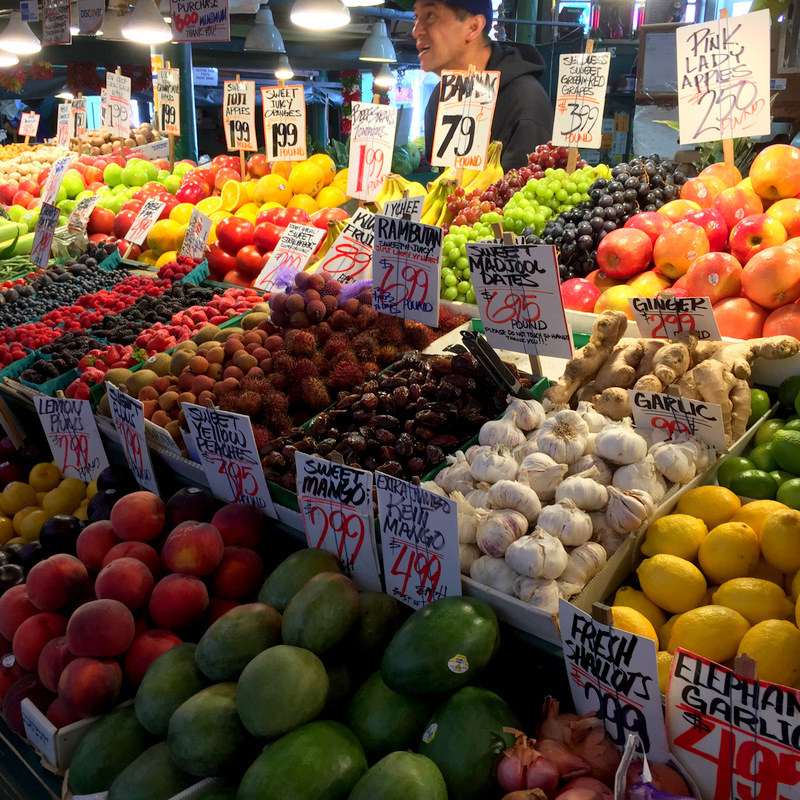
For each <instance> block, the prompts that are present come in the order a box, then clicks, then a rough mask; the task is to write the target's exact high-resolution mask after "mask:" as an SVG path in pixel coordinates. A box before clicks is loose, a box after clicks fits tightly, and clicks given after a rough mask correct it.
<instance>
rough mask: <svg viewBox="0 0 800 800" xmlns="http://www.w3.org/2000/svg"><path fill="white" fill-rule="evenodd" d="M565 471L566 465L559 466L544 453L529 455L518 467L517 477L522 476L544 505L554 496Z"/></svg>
mask: <svg viewBox="0 0 800 800" xmlns="http://www.w3.org/2000/svg"><path fill="white" fill-rule="evenodd" d="M566 471H567V465H566V464H559V463H558V462H556V461H553V459H552V458H550V456H548V455H545V454H544V453H531V454H530V455H527V456H525V458H524V459H523V461H522V463H521V464H520V465H519V475H518V476H517V477H518V479H521V478H522V477H523V476H524V477H525V480H526V481H527V482H528V486H530V487H531V489H533V491H534V492H536V494H537V496H538V497H539V499H540V500H542V501H543V502H545V503H546V502H548V501H550V500H552V499H553V498H554V497H555V496H556V487H557V486H558V485H559V484H560V483H561V481H562V480H563V479H564V473H566Z"/></svg>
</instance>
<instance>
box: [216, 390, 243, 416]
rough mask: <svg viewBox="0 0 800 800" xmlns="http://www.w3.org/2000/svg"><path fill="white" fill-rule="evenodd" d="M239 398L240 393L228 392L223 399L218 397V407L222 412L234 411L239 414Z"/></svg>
mask: <svg viewBox="0 0 800 800" xmlns="http://www.w3.org/2000/svg"><path fill="white" fill-rule="evenodd" d="M237 398H238V392H236V393H234V392H228V393H227V394H224V395H222V397H217V405H218V406H219V407H220V410H221V411H234V412H236V413H238V412H239V406H238V405H237V404H236V400H237Z"/></svg>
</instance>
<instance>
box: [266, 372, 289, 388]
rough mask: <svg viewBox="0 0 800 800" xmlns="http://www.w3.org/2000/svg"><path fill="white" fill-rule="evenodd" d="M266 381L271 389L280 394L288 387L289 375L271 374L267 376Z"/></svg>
mask: <svg viewBox="0 0 800 800" xmlns="http://www.w3.org/2000/svg"><path fill="white" fill-rule="evenodd" d="M267 381H268V382H269V384H270V386H272V388H273V389H275V390H276V391H279V392H282V391H284V390H285V389H286V388H287V387H288V386H289V375H288V373H286V372H273V373H272V374H271V375H267Z"/></svg>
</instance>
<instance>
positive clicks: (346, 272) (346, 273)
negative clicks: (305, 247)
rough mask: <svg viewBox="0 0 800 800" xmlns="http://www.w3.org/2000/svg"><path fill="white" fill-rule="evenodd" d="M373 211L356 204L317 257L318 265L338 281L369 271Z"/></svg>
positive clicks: (367, 274)
mask: <svg viewBox="0 0 800 800" xmlns="http://www.w3.org/2000/svg"><path fill="white" fill-rule="evenodd" d="M374 223H375V215H374V214H373V213H372V212H371V211H368V210H367V209H366V208H357V209H356V210H355V211H354V212H353V216H352V217H350V219H349V220H348V221H347V224H346V225H345V226H344V229H343V230H342V232H341V233H340V234H339V235H338V236H337V237H336V241H335V242H334V243H333V244H332V245H331V248H330V250H328V252H327V253H326V254H325V256H324V257H323V258H322V261H320V265H319V269H320V271H322V272H327V273H328V274H329V275H333V277H334V278H336V280H337V281H339V283H355V282H356V281H360V280H363V279H365V278H369V277H370V275H371V274H372V245H373V242H374V240H375V235H374V233H373V227H374Z"/></svg>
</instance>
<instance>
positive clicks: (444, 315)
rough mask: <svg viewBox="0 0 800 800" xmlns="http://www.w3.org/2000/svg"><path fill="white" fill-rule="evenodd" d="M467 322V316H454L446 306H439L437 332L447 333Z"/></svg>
mask: <svg viewBox="0 0 800 800" xmlns="http://www.w3.org/2000/svg"><path fill="white" fill-rule="evenodd" d="M468 321H469V316H468V315H467V314H454V313H453V312H452V311H451V310H450V309H449V308H448V307H447V306H444V305H441V306H439V328H438V329H439V330H440V331H441V332H442V333H449V332H450V331H452V330H453V329H454V328H457V327H458V326H459V325H463V324H464V323H465V322H468Z"/></svg>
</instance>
